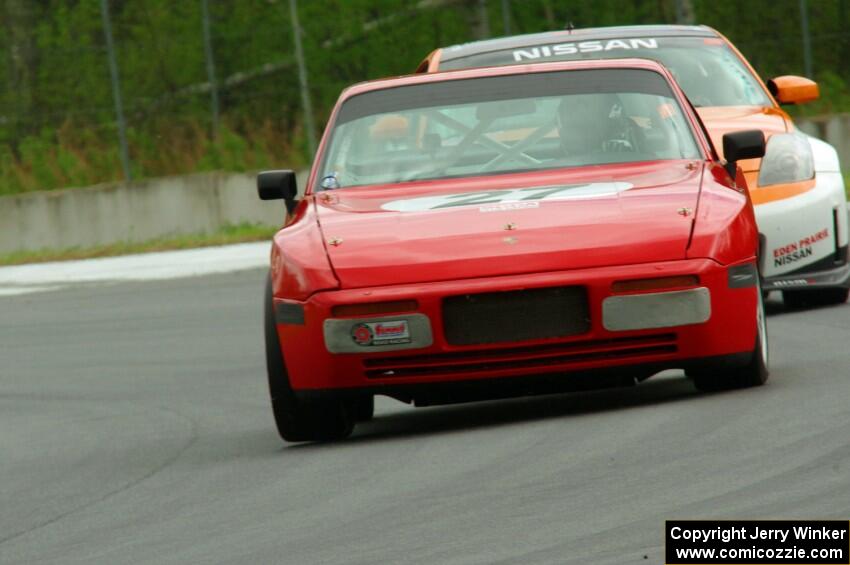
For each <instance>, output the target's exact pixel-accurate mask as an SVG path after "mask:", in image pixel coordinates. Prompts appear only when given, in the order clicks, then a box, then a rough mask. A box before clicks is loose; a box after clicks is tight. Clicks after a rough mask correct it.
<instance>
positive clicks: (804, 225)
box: [755, 171, 850, 290]
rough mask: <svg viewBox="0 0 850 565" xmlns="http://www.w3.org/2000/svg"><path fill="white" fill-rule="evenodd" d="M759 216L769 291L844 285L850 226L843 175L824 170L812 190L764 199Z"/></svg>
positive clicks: (763, 266)
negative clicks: (769, 199) (849, 223)
mask: <svg viewBox="0 0 850 565" xmlns="http://www.w3.org/2000/svg"><path fill="white" fill-rule="evenodd" d="M757 190H758V191H769V190H771V188H770V187H767V188H758V189H757ZM755 216H756V223H757V224H758V230H759V234H760V239H761V265H760V270H761V274H762V278H763V281H764V285H763V286H764V287H765V290H774V289H781V288H787V287H788V286H792V285H799V286H841V285H842V284H844V282H845V281H846V278H845V279H842V276H843V275H842V273H843V272H844V271H845V270H846V269H845V264H846V262H847V261H846V259H847V251H846V250H847V245H848V237H849V236H850V230H848V217H847V204H846V200H845V195H844V182H843V180H842V178H841V175H840V174H838V173H832V172H820V171H819V172H818V173H817V177H816V179H815V182H814V185H813V186H812V188H811V189H810V190H808V191H806V192H802V193H800V194H797V195H795V196H792V197H788V198H783V199H778V200H774V201H771V202H765V203H758V204H756V206H755ZM836 281H838V282H836Z"/></svg>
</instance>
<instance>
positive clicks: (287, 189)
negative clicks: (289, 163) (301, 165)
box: [257, 169, 298, 213]
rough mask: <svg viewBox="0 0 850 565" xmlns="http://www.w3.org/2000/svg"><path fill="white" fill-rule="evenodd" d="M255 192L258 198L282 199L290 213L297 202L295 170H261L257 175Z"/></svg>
mask: <svg viewBox="0 0 850 565" xmlns="http://www.w3.org/2000/svg"><path fill="white" fill-rule="evenodd" d="M257 194H259V196H260V200H280V199H283V201H284V203H285V204H286V209H287V211H288V212H290V213H292V211H293V210H294V209H295V205H296V204H297V203H298V202H297V200H296V199H297V198H298V185H297V184H296V182H295V171H291V170H288V169H282V170H279V171H263V172H262V173H260V174H258V175H257Z"/></svg>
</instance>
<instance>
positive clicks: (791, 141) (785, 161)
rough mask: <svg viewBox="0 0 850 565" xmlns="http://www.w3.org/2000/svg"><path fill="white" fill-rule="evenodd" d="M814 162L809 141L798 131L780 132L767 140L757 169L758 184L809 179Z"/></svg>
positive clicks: (765, 184) (812, 176)
mask: <svg viewBox="0 0 850 565" xmlns="http://www.w3.org/2000/svg"><path fill="white" fill-rule="evenodd" d="M814 176H815V163H814V159H813V158H812V147H811V145H809V141H808V140H807V139H806V138H805V136H802V135H800V134H798V133H780V134H777V135H774V136H772V137H771V138H770V139H769V140H768V142H767V149H766V151H765V154H764V159H762V161H761V171H759V186H770V185H772V184H785V183H789V182H800V181H804V180H809V179H811V178H814Z"/></svg>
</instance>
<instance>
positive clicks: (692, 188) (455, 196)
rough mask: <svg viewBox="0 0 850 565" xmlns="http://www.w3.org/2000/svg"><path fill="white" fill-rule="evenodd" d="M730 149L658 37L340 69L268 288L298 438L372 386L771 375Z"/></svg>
mask: <svg viewBox="0 0 850 565" xmlns="http://www.w3.org/2000/svg"><path fill="white" fill-rule="evenodd" d="M723 145H724V154H725V156H726V159H727V160H728V162H721V161H720V160H719V159H718V156H717V152H716V151H715V149H714V148H713V146H712V144H711V140H710V138H709V136H708V135H707V134H706V132H705V130H704V129H703V128H702V126H701V125H700V122H699V120H698V118H697V116H696V115H695V114H694V111H693V110H692V109H691V107H690V105H689V104H688V103H687V101H686V100H685V97H684V95H683V94H682V91H681V90H680V89H679V87H678V86H677V85H676V83H675V81H674V80H673V78H672V77H671V75H670V73H669V72H668V71H667V70H666V69H665V68H664V67H663V66H662V65H660V64H659V63H656V62H653V61H649V60H607V61H579V62H556V63H545V64H537V65H524V66H512V67H494V68H487V69H471V70H461V71H451V72H445V73H438V74H426V75H418V76H409V77H402V78H395V79H389V80H380V81H374V82H368V83H364V84H359V85H356V86H353V87H351V88H349V89H348V90H346V91H345V92H343V94H342V95H341V97H340V99H339V102H338V103H337V105H336V108H335V110H334V112H333V114H332V116H331V119H330V122H329V125H328V127H327V129H326V131H325V135H324V138H323V140H322V143H321V145H320V148H319V151H318V153H317V156H316V161H315V163H314V166H313V169H312V172H311V176H310V179H309V181H308V184H307V187H306V189H305V191H304V196H303V197H302V198H300V199H298V197H297V195H298V191H297V189H296V186H295V174H294V172H292V171H285V170H281V171H267V172H263V173H260V175H259V177H258V190H259V195H260V197H261V198H263V199H284V200H285V203H286V205H287V208H288V209H289V210H290V212H291V214H292V219H291V221H290V222H289V223H288V224H287V225H286V226H285V227H284V228H283V229H281V230H280V231H279V232H278V233H277V234H276V235H275V237H274V244H273V247H272V252H271V271H270V277H269V281H268V287H267V290H266V297H265V303H266V315H265V332H266V334H265V335H266V351H267V364H268V377H269V388H270V392H271V399H272V406H273V410H274V416H275V420H276V422H277V426H278V430H279V432H280V435H281V436H282V437H283V439H285V440H287V441H305V440H331V439H338V438H342V437H345V436H347V435H348V434H350V433H351V431H352V428H353V425H354V422H356V421H358V420H365V419H368V418H370V417H371V416H372V413H373V410H374V395H376V394H384V395H388V396H390V397H393V398H396V399H398V400H401V401H404V402H413V403H415V404H416V405H420V406H421V405H430V404H440V403H450V402H460V401H467V400H476V399H485V398H497V397H504V396H513V395H522V394H532V393H540V392H556V391H565V390H575V389H580V388H588V387H606V386H616V385H623V384H634V383H635V382H639V381H641V380H644V379H646V378H648V377H650V376H652V375H653V374H655V373H657V372H659V371H661V370H664V369H669V368H684V369H685V370H686V372H687V374H688V375H689V376H691V377H693V379H694V380H695V383H696V386H697V387H698V388H700V389H717V388H727V387H739V386H751V385H759V384H762V383H763V382H764V381H765V380H766V378H767V334H766V328H765V321H764V312H763V306H762V301H761V297H762V293H761V290H760V282H759V273H758V269H757V263H756V261H757V257H756V255H757V249H758V232H757V230H756V225H755V219H754V216H753V206H752V203H751V201H750V200H749V196H748V192H747V189H746V181H745V178H744V176H743V175H742V173H741V170H740V168H737V167H736V162H737V161H738V160H739V159H750V158H758V157H761V156H762V155H763V154H764V147H765V143H764V136H763V134H762V133H761V132H760V131H743V132H736V133H730V134H727V135H726V136H725V137H724V138H723Z"/></svg>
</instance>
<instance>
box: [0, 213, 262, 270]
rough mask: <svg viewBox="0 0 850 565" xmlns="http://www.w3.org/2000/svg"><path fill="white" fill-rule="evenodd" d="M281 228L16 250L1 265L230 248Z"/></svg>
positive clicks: (247, 226) (245, 227)
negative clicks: (89, 245)
mask: <svg viewBox="0 0 850 565" xmlns="http://www.w3.org/2000/svg"><path fill="white" fill-rule="evenodd" d="M278 229H279V228H276V227H270V226H264V225H260V224H251V223H242V224H238V225H228V226H224V227H223V228H221V229H220V230H218V231H215V232H212V233H193V234H184V235H175V236H170V237H162V238H157V239H152V240H149V241H142V242H120V243H113V244H110V245H98V246H96V247H86V248H82V247H69V248H65V249H39V250H37V251H16V252H14V253H9V254H6V255H0V266H2V265H21V264H24V263H44V262H47V261H70V260H72V259H92V258H95V257H112V256H115V255H131V254H134V253H148V252H151V251H167V250H174V249H192V248H195V247H209V246H212V245H227V244H230V243H243V242H248V241H262V240H264V239H270V238H271V236H272V235H274V233H275V232H276V231H277V230H278Z"/></svg>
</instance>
